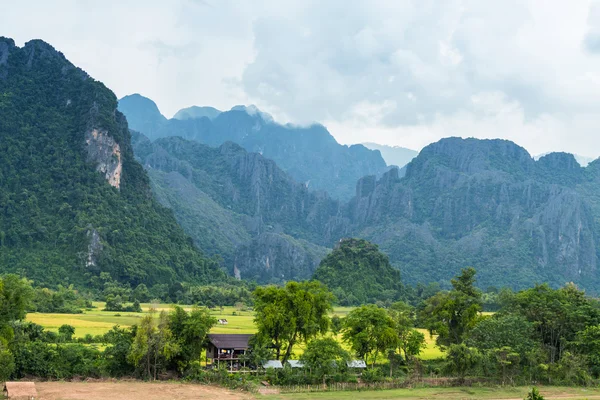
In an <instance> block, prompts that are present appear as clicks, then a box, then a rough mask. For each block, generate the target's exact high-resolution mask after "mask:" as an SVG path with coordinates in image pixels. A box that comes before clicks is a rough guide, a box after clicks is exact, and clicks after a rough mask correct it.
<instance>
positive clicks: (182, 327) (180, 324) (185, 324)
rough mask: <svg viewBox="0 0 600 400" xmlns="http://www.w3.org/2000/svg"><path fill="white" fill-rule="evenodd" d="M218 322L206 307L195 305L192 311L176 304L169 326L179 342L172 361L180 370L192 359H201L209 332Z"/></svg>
mask: <svg viewBox="0 0 600 400" xmlns="http://www.w3.org/2000/svg"><path fill="white" fill-rule="evenodd" d="M216 323H217V319H216V318H215V317H213V316H212V315H210V311H209V310H208V309H207V308H204V307H194V308H193V309H192V311H191V312H190V313H188V312H186V311H185V310H184V309H183V308H182V307H180V306H175V307H174V309H173V311H171V312H170V313H169V316H168V327H169V329H170V331H171V333H172V334H173V339H174V340H175V341H176V342H177V348H178V352H177V353H175V354H173V357H172V359H171V361H172V362H173V363H175V366H176V367H177V368H178V369H179V370H180V371H183V370H185V369H186V368H187V367H188V366H189V364H190V363H191V362H192V361H195V360H196V361H199V360H200V355H201V353H202V350H203V349H204V348H205V347H206V342H207V338H208V332H209V331H210V329H211V328H212V327H213V326H214V325H215V324H216Z"/></svg>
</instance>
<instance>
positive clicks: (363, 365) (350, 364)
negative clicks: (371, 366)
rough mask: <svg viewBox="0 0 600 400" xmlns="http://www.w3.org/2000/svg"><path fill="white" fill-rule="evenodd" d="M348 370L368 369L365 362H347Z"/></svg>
mask: <svg viewBox="0 0 600 400" xmlns="http://www.w3.org/2000/svg"><path fill="white" fill-rule="evenodd" d="M346 365H347V366H348V368H367V364H366V363H365V362H364V361H363V360H351V361H346Z"/></svg>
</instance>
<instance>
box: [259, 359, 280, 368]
mask: <svg viewBox="0 0 600 400" xmlns="http://www.w3.org/2000/svg"><path fill="white" fill-rule="evenodd" d="M263 368H276V369H279V368H283V365H282V364H281V361H279V360H269V361H265V363H264V364H263Z"/></svg>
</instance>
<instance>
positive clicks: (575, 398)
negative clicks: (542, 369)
mask: <svg viewBox="0 0 600 400" xmlns="http://www.w3.org/2000/svg"><path fill="white" fill-rule="evenodd" d="M530 389H531V388H529V387H495V388H472V387H468V388H460V387H456V388H417V389H393V390H373V391H359V392H356V391H352V392H351V391H348V392H324V393H290V394H278V395H269V396H260V397H259V398H264V399H271V400H308V399H327V400H346V399H374V400H375V399H377V400H391V399H404V400H424V399H448V400H475V399H488V400H491V399H515V400H517V399H523V398H524V397H525V396H526V395H527V392H528V391H529V390H530ZM540 392H541V394H542V395H543V396H544V397H545V398H546V399H547V400H550V399H561V400H583V399H600V389H598V388H566V387H542V388H540Z"/></svg>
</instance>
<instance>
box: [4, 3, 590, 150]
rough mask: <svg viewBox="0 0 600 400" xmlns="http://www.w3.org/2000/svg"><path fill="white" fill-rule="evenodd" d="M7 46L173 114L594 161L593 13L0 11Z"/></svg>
mask: <svg viewBox="0 0 600 400" xmlns="http://www.w3.org/2000/svg"><path fill="white" fill-rule="evenodd" d="M0 35H4V36H8V37H12V38H13V39H15V41H16V42H17V44H18V45H22V44H23V43H25V42H26V41H27V40H29V39H33V38H41V39H43V40H45V41H47V42H49V43H51V44H52V45H53V46H54V47H56V48H57V49H58V50H60V51H62V52H63V53H64V54H65V55H66V56H67V58H69V59H70V60H71V61H72V62H73V63H74V64H76V65H77V66H80V67H82V68H83V69H84V70H86V71H87V72H88V73H89V74H90V75H92V76H93V77H94V78H96V79H98V80H101V81H103V82H104V83H105V84H106V85H107V86H108V87H110V88H111V89H112V90H113V91H114V92H115V93H116V94H117V96H119V97H122V96H124V95H126V94H130V93H141V94H143V95H144V96H147V97H150V98H151V99H153V100H154V101H155V102H156V103H157V104H158V106H159V108H160V109H161V111H162V112H163V114H165V115H166V116H167V117H171V116H172V115H173V114H174V113H175V112H176V111H177V110H179V109H180V108H183V107H187V106H190V105H210V106H214V107H217V108H220V109H229V108H231V107H232V106H233V105H236V104H256V105H257V106H258V107H259V108H260V109H262V110H264V111H266V112H269V113H270V114H272V115H273V116H274V117H275V118H276V120H278V121H279V122H294V123H299V124H305V123H309V122H313V121H317V122H320V123H323V124H324V125H326V126H327V127H328V128H329V130H330V131H331V132H332V133H333V135H334V136H335V137H336V138H337V139H338V141H340V142H342V143H357V142H362V141H373V142H378V143H382V144H390V145H400V146H404V147H409V148H414V149H420V148H421V147H423V146H425V145H427V144H428V143H430V142H432V141H435V140H437V139H439V138H442V137H446V136H463V137H478V138H496V137H499V138H506V139H510V140H513V141H515V142H517V143H518V144H520V145H522V146H524V147H525V148H527V149H528V150H529V151H530V152H531V153H532V154H539V153H543V152H547V151H557V150H562V151H569V152H574V153H578V154H581V155H585V156H592V157H597V156H600V132H599V127H600V3H597V2H596V3H594V2H590V1H586V0H576V1H563V0H560V1H558V0H557V1H553V0H541V1H524V0H521V1H511V0H498V1H481V0H474V1H452V0H444V1H426V0H425V1H424V0H418V1H401V0H390V1H374V0H369V1H358V0H356V1H353V0H343V1H335V0H327V1H322V0H321V1H309V0H274V1H262V0H236V1H227V0H181V1H173V0H170V1H166V0H165V1H151V0H143V1H141V0H140V1H133V0H126V1H116V0H114V1H110V0H107V1H85V0H73V1H67V0H54V1H45V0H40V1H27V0H19V1H8V0H2V1H1V5H0Z"/></svg>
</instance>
